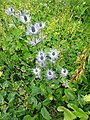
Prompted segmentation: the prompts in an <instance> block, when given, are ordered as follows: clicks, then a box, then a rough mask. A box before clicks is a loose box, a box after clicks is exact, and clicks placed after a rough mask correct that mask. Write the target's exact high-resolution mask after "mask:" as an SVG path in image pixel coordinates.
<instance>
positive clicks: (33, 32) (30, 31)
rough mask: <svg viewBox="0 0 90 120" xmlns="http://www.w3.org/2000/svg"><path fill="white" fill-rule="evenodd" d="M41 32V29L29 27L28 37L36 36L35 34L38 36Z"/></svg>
mask: <svg viewBox="0 0 90 120" xmlns="http://www.w3.org/2000/svg"><path fill="white" fill-rule="evenodd" d="M39 32H40V31H39V29H38V28H37V27H36V26H34V25H31V26H28V27H27V31H26V34H27V35H35V34H38V33H39Z"/></svg>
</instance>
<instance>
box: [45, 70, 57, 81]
mask: <svg viewBox="0 0 90 120" xmlns="http://www.w3.org/2000/svg"><path fill="white" fill-rule="evenodd" d="M46 76H47V79H48V80H51V79H54V78H55V72H54V71H52V70H51V69H50V70H49V69H48V70H47V71H46Z"/></svg>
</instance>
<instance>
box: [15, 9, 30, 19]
mask: <svg viewBox="0 0 90 120" xmlns="http://www.w3.org/2000/svg"><path fill="white" fill-rule="evenodd" d="M28 14H29V13H28V11H27V10H19V11H18V13H15V17H16V18H18V19H19V18H20V16H25V15H28Z"/></svg>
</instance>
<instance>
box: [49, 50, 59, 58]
mask: <svg viewBox="0 0 90 120" xmlns="http://www.w3.org/2000/svg"><path fill="white" fill-rule="evenodd" d="M48 54H49V57H50V59H52V60H55V59H57V58H58V52H57V50H56V49H52V50H51V51H50V52H49V53H48Z"/></svg>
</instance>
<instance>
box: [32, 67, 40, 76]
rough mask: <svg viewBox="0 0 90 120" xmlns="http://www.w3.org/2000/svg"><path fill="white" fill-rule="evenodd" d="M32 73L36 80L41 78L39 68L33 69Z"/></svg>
mask: <svg viewBox="0 0 90 120" xmlns="http://www.w3.org/2000/svg"><path fill="white" fill-rule="evenodd" d="M32 72H33V74H34V75H35V77H36V78H40V77H41V76H40V72H41V70H40V68H37V67H36V68H33V69H32Z"/></svg>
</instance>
